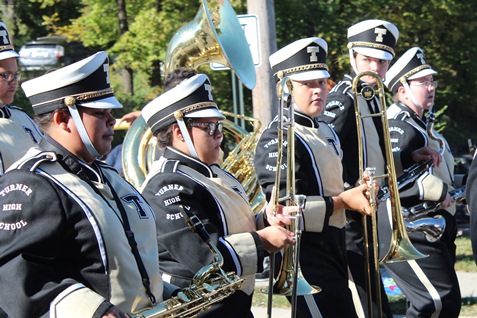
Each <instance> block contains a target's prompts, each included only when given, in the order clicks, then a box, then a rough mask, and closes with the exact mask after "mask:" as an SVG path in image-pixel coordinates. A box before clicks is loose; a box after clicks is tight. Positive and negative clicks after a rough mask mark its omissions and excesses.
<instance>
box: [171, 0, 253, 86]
mask: <svg viewBox="0 0 477 318" xmlns="http://www.w3.org/2000/svg"><path fill="white" fill-rule="evenodd" d="M248 47H249V45H248V42H247V39H246V38H245V35H244V32H243V30H242V28H241V27H240V23H239V21H238V19H237V16H236V14H235V12H234V10H233V8H232V6H231V5H230V3H229V2H228V1H227V0H202V5H201V7H200V9H199V11H198V12H197V14H196V16H195V18H194V20H192V21H191V22H189V23H188V24H186V25H184V26H182V27H181V28H180V29H179V30H178V31H177V33H176V34H175V35H174V36H173V37H172V39H171V41H170V42H169V45H168V47H167V52H166V59H165V61H164V64H165V65H164V68H165V72H166V74H167V73H169V72H171V71H172V70H175V69H178V68H179V67H184V66H185V67H189V68H193V69H197V68H198V67H199V66H200V65H202V64H206V63H212V62H216V63H220V64H222V65H227V66H229V67H230V68H232V69H233V70H234V71H235V73H236V74H237V76H238V78H239V79H240V80H241V81H242V83H243V84H244V85H245V86H246V87H248V88H249V89H253V88H254V87H255V83H256V77H255V68H254V65H253V58H252V53H251V52H250V50H249V49H248Z"/></svg>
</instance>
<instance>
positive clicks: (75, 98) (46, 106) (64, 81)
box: [21, 51, 122, 115]
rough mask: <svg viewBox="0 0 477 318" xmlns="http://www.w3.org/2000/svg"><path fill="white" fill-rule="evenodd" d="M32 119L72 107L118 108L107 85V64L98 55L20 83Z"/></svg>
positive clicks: (99, 53)
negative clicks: (28, 104) (28, 100)
mask: <svg viewBox="0 0 477 318" xmlns="http://www.w3.org/2000/svg"><path fill="white" fill-rule="evenodd" d="M21 86H22V89H23V91H24V92H25V95H26V96H27V97H28V98H29V99H30V102H31V103H32V106H33V111H34V112H35V115H40V114H44V113H48V112H51V111H54V110H55V109H59V108H64V107H65V106H68V107H71V106H73V105H76V106H82V107H88V108H98V109H101V108H122V105H121V104H120V103H119V101H118V100H117V99H116V97H114V91H113V89H112V88H111V86H110V82H109V60H108V55H107V54H106V52H103V51H101V52H98V53H96V54H94V55H92V56H90V57H87V58H85V59H83V60H81V61H79V62H76V63H73V64H70V65H68V66H65V67H63V68H60V69H58V70H56V71H53V72H50V73H47V74H45V75H42V76H40V77H37V78H34V79H31V80H29V81H26V82H23V83H22V85H21Z"/></svg>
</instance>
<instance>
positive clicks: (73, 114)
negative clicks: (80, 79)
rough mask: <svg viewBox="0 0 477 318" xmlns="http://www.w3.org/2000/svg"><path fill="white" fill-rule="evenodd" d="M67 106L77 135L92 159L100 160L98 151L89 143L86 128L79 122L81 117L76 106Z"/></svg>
mask: <svg viewBox="0 0 477 318" xmlns="http://www.w3.org/2000/svg"><path fill="white" fill-rule="evenodd" d="M67 106H68V109H69V110H70V114H71V117H72V118H73V121H74V122H75V125H76V128H77V129H78V133H79V135H80V137H81V140H82V141H83V144H84V145H85V147H86V149H87V150H88V152H89V153H90V154H91V156H93V157H94V158H96V159H98V158H100V157H101V155H100V154H99V153H98V151H96V149H95V148H94V146H93V143H92V142H91V139H89V136H88V133H87V132H86V128H85V127H84V125H83V121H82V120H81V116H80V115H79V112H78V108H77V107H76V104H73V105H67Z"/></svg>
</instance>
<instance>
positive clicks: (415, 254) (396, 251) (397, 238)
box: [352, 71, 426, 316]
mask: <svg viewBox="0 0 477 318" xmlns="http://www.w3.org/2000/svg"><path fill="white" fill-rule="evenodd" d="M364 76H371V77H373V78H374V79H375V80H376V83H377V84H376V86H377V89H376V90H375V89H374V88H372V87H370V86H364V87H363V88H362V90H361V91H360V92H358V85H359V82H360V79H361V78H362V77H364ZM352 92H353V96H354V106H355V115H356V126H357V133H358V156H359V175H360V180H361V181H362V182H363V180H364V179H363V177H364V171H365V167H364V158H363V157H364V149H363V148H364V147H363V139H362V138H363V131H364V127H363V124H362V119H363V118H369V117H380V118H381V121H382V125H383V136H384V143H385V156H386V171H387V172H386V173H384V174H383V175H372V179H374V178H386V179H387V181H388V187H389V199H390V202H391V209H392V210H391V216H392V236H391V244H390V246H389V250H388V252H387V253H386V254H385V256H384V257H382V258H381V259H380V260H378V258H379V256H378V234H377V220H376V209H373V213H372V215H371V227H372V228H371V234H372V240H373V242H371V244H372V247H373V264H372V265H374V273H375V277H374V278H375V280H374V284H375V286H376V290H377V293H376V294H377V297H378V298H379V299H378V305H379V306H380V305H381V299H380V297H381V293H380V292H379V286H380V285H379V282H380V281H381V277H380V272H379V263H380V262H386V263H392V262H400V261H407V260H413V259H418V258H423V257H426V255H424V254H422V253H421V252H419V251H418V250H417V249H416V248H415V247H414V246H413V245H412V243H411V241H410V240H409V236H408V235H407V231H406V227H405V225H404V220H403V217H402V213H401V202H400V199H399V191H398V187H397V186H398V184H397V178H396V169H395V166H394V159H393V154H392V148H391V138H390V135H389V124H388V120H387V117H386V100H385V96H384V84H383V82H382V80H381V78H380V77H379V76H378V75H377V74H376V73H374V72H370V71H366V72H361V73H359V74H357V75H356V77H355V78H354V79H353V83H352ZM376 94H377V95H378V98H379V101H380V104H381V112H380V113H377V114H369V115H363V114H362V113H361V109H360V107H359V103H358V97H359V96H362V97H363V98H364V99H365V100H371V99H373V98H374V96H375V95H376ZM367 223H368V222H367V217H366V216H363V231H364V240H365V261H366V264H365V267H366V268H367V273H366V274H367V290H368V294H369V295H370V296H368V301H369V304H368V308H369V312H370V316H372V308H373V306H372V299H371V298H372V297H371V295H372V293H371V290H372V289H371V272H370V270H371V267H370V265H371V264H369V259H370V255H369V254H370V242H369V237H368V224H367ZM379 309H380V310H379V314H380V315H381V313H382V310H381V308H379Z"/></svg>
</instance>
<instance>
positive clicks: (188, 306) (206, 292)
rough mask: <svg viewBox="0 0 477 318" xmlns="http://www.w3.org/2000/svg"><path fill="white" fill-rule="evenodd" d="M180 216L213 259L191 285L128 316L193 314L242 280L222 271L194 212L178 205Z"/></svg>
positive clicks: (161, 317) (185, 317)
mask: <svg viewBox="0 0 477 318" xmlns="http://www.w3.org/2000/svg"><path fill="white" fill-rule="evenodd" d="M179 208H180V210H181V213H182V215H183V216H184V218H185V219H186V222H187V224H188V225H189V227H190V228H191V230H192V231H194V232H195V233H197V234H198V235H199V236H200V238H201V239H202V240H203V241H204V242H205V243H206V244H207V246H208V247H209V249H210V251H211V252H212V253H213V254H214V257H215V262H213V263H212V264H209V265H207V266H204V267H203V268H201V269H200V270H199V271H198V272H197V273H196V274H195V276H194V278H193V279H192V284H191V285H190V286H189V287H187V288H185V289H182V290H181V291H180V292H179V293H178V294H177V296H174V297H172V298H170V299H168V300H166V301H164V302H162V303H160V304H158V305H156V306H154V307H151V308H146V309H143V310H141V311H139V312H137V313H134V314H131V315H130V317H131V318H166V317H182V318H189V317H197V315H198V314H199V313H200V312H201V311H204V310H207V309H209V308H210V306H211V305H212V304H214V303H217V302H220V301H221V300H223V299H225V298H227V297H228V296H230V295H231V294H232V293H234V292H235V291H236V290H237V289H240V288H241V287H242V283H243V279H242V278H240V277H238V276H237V275H235V273H233V272H229V273H225V272H224V271H223V270H222V267H221V266H222V264H223V258H222V254H221V253H220V252H219V250H218V249H217V247H216V246H215V245H214V244H212V242H211V240H210V236H209V233H208V232H207V230H206V229H205V227H204V225H203V223H202V222H201V221H200V220H199V219H198V218H197V216H196V215H194V214H193V213H191V212H190V211H188V210H186V209H184V207H183V206H179Z"/></svg>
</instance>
